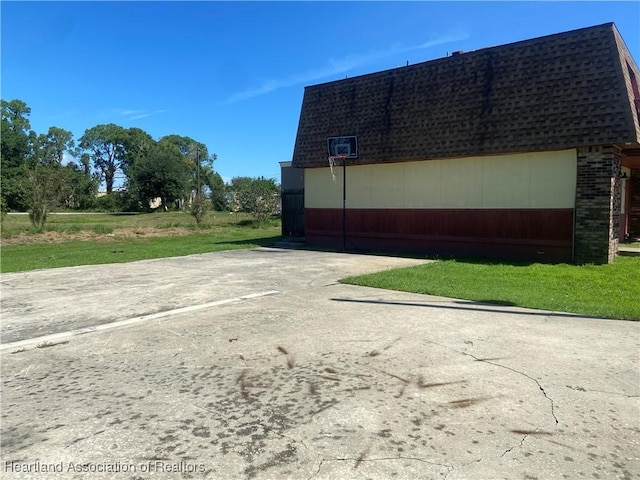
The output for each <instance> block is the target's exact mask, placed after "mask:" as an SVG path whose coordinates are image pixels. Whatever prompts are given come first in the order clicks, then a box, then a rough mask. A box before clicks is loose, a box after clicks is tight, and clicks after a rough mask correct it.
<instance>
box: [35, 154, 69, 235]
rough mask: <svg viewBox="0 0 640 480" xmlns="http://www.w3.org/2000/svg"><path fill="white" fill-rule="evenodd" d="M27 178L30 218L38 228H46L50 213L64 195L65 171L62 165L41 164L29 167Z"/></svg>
mask: <svg viewBox="0 0 640 480" xmlns="http://www.w3.org/2000/svg"><path fill="white" fill-rule="evenodd" d="M27 178H28V181H27V188H26V191H27V203H28V206H29V219H30V220H31V224H32V225H33V226H34V227H35V228H36V229H38V230H44V227H45V224H46V222H47V218H48V215H49V213H50V212H51V210H53V208H55V207H56V206H57V205H58V202H59V200H60V197H61V196H62V190H63V186H64V183H65V178H64V172H63V170H62V167H60V166H51V165H42V164H40V165H36V167H35V168H33V169H29V174H28V177H27Z"/></svg>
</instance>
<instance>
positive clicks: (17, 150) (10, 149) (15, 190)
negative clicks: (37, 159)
mask: <svg viewBox="0 0 640 480" xmlns="http://www.w3.org/2000/svg"><path fill="white" fill-rule="evenodd" d="M1 107H2V108H1V109H2V122H1V125H2V127H1V131H0V191H1V198H2V204H3V207H5V208H7V209H13V210H24V209H25V208H26V192H25V189H24V182H25V179H26V178H27V163H26V162H27V161H28V159H29V158H30V157H31V155H32V152H33V146H32V139H33V136H34V135H35V133H33V132H31V131H30V129H31V125H30V124H29V119H28V116H29V115H30V114H31V109H30V108H29V107H28V106H27V104H26V103H24V102H23V101H22V100H11V101H9V102H7V101H5V100H2V101H1Z"/></svg>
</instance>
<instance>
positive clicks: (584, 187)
mask: <svg viewBox="0 0 640 480" xmlns="http://www.w3.org/2000/svg"><path fill="white" fill-rule="evenodd" d="M621 165H622V159H621V150H620V149H619V148H618V147H616V146H614V145H607V146H597V147H581V148H579V149H578V162H577V169H578V171H577V181H576V203H575V225H574V236H575V240H574V262H575V263H576V264H579V265H580V264H585V263H593V264H604V263H611V262H613V260H614V259H615V256H616V253H617V251H618V223H619V218H620V207H621V184H620V182H621V180H620V178H619V174H620V171H621Z"/></svg>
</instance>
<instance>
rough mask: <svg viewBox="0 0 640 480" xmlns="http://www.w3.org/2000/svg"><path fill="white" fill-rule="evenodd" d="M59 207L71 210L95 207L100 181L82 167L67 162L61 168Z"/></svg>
mask: <svg viewBox="0 0 640 480" xmlns="http://www.w3.org/2000/svg"><path fill="white" fill-rule="evenodd" d="M63 178H64V182H63V188H62V192H61V198H60V201H61V205H63V206H64V207H66V208H72V209H81V210H83V209H88V208H92V207H94V206H95V203H96V195H97V193H98V186H99V184H100V180H99V179H98V177H97V175H91V172H90V171H89V172H87V171H86V170H85V168H84V167H83V166H79V165H77V164H76V163H74V162H69V163H68V164H67V165H65V166H64V167H63Z"/></svg>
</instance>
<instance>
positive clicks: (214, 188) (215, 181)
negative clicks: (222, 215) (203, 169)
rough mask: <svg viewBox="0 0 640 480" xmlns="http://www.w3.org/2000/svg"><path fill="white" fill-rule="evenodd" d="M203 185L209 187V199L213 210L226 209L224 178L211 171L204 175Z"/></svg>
mask: <svg viewBox="0 0 640 480" xmlns="http://www.w3.org/2000/svg"><path fill="white" fill-rule="evenodd" d="M205 185H206V186H207V187H208V188H209V197H210V199H211V206H212V207H213V209H214V210H216V211H218V212H221V211H223V210H226V208H227V201H226V198H225V191H226V188H225V185H224V180H222V177H221V176H220V174H219V173H217V172H211V173H210V174H209V175H207V176H206V179H205Z"/></svg>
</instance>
